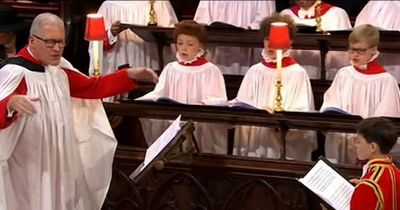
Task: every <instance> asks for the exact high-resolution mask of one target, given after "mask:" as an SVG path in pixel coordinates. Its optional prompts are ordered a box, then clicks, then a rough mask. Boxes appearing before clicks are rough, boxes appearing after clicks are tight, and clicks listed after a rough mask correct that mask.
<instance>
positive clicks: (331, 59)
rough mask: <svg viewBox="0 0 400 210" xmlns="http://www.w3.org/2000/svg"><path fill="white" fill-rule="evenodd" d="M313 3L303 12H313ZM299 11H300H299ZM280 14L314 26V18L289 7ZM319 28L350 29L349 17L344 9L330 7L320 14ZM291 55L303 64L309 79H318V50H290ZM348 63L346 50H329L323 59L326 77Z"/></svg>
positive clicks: (324, 29)
mask: <svg viewBox="0 0 400 210" xmlns="http://www.w3.org/2000/svg"><path fill="white" fill-rule="evenodd" d="M314 11H315V5H313V6H312V7H311V8H310V9H308V10H307V11H305V12H311V13H310V14H311V15H315V14H314ZM299 13H300V12H299ZM281 14H282V15H289V16H290V17H292V18H293V20H294V22H295V23H296V24H300V25H306V26H316V19H315V18H310V19H306V18H304V17H300V16H298V15H296V14H295V13H294V12H293V11H292V10H291V9H284V10H282V12H281ZM321 28H322V30H323V31H335V30H351V28H352V27H351V23H350V18H349V16H348V15H347V13H346V11H344V10H343V9H342V8H339V7H335V6H333V7H331V8H330V9H329V10H328V11H327V12H326V13H325V14H323V15H322V16H321ZM292 56H293V57H295V58H296V60H297V61H298V62H299V64H300V65H301V66H303V67H304V68H305V69H306V70H307V72H308V75H309V77H310V78H311V79H320V77H321V63H320V61H321V56H320V51H319V50H292ZM349 64H350V58H349V56H348V54H347V52H341V51H329V52H328V53H327V55H326V59H325V67H326V79H329V80H331V79H333V78H334V76H335V74H336V71H337V70H338V69H340V68H342V67H343V66H347V65H349Z"/></svg>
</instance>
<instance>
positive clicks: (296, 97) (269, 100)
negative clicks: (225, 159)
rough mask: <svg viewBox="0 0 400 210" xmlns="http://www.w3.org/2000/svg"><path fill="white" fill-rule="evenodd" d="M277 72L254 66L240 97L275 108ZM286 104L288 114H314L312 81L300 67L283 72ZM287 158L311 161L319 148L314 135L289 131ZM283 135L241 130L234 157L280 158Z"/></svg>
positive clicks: (257, 129) (265, 130)
mask: <svg viewBox="0 0 400 210" xmlns="http://www.w3.org/2000/svg"><path fill="white" fill-rule="evenodd" d="M276 78H277V70H276V69H274V68H270V67H267V66H265V65H264V64H262V63H258V64H255V65H253V66H252V67H251V68H250V69H249V71H248V72H247V73H246V75H245V76H244V79H243V81H242V84H241V85H240V89H239V92H238V95H237V97H236V98H235V99H234V100H233V101H241V102H245V103H247V104H250V105H253V106H255V107H258V108H260V109H266V108H273V107H275V106H274V105H275V97H276ZM282 85H283V86H282V90H281V94H282V100H283V101H282V102H283V103H282V104H283V109H284V110H285V111H302V112H307V111H313V110H314V98H313V93H312V89H311V84H310V79H309V77H308V75H307V72H306V70H305V69H304V68H303V67H301V66H300V65H299V64H292V65H290V66H287V67H284V68H283V69H282ZM286 139H287V141H286V151H287V154H286V156H287V158H289V159H295V160H305V161H309V160H311V152H312V151H313V150H314V149H315V148H316V133H315V132H314V131H304V130H289V131H288V133H287V135H286ZM280 143H281V142H280V140H279V133H278V132H277V131H276V130H275V129H274V128H267V127H256V126H240V127H237V128H236V132H235V146H234V154H236V155H245V156H253V157H268V158H279V156H280V154H279V147H280Z"/></svg>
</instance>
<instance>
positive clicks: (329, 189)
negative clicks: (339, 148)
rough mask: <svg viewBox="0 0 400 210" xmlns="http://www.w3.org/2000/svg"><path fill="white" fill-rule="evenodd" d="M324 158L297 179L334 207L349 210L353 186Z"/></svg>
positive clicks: (339, 209)
mask: <svg viewBox="0 0 400 210" xmlns="http://www.w3.org/2000/svg"><path fill="white" fill-rule="evenodd" d="M331 165H332V164H330V163H329V162H328V160H326V159H320V160H319V161H318V162H317V163H316V164H315V165H314V167H313V168H312V169H311V170H310V171H309V172H308V173H307V174H306V176H304V177H303V178H300V179H299V180H298V181H299V182H301V183H302V184H303V185H304V186H306V187H307V188H308V189H310V190H311V191H312V192H313V193H315V194H316V195H318V196H319V197H320V198H322V200H324V201H325V202H326V203H327V204H329V205H330V206H331V207H333V208H334V209H338V210H350V200H351V196H352V195H353V192H354V186H353V185H352V184H351V183H350V182H349V181H348V180H347V179H346V178H344V177H343V176H342V175H341V174H339V173H338V172H337V171H336V170H335V169H334V168H332V167H331Z"/></svg>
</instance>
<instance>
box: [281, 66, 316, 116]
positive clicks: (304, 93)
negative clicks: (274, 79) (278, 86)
mask: <svg viewBox="0 0 400 210" xmlns="http://www.w3.org/2000/svg"><path fill="white" fill-rule="evenodd" d="M283 85H285V84H283ZM290 85H291V87H288V89H289V90H288V91H290V92H288V93H287V94H286V95H285V96H286V97H287V98H286V99H285V98H284V99H283V101H284V108H285V110H290V111H311V110H314V97H313V93H312V89H311V83H310V79H309V78H308V75H307V72H306V70H304V69H303V71H301V72H298V76H297V77H296V79H295V80H294V81H292V82H291V83H290Z"/></svg>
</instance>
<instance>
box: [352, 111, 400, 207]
mask: <svg viewBox="0 0 400 210" xmlns="http://www.w3.org/2000/svg"><path fill="white" fill-rule="evenodd" d="M357 131H358V132H357V138H356V141H355V146H356V153H357V157H358V159H360V160H369V161H368V163H367V164H366V165H365V166H364V168H363V175H362V177H361V179H360V180H351V181H352V182H353V183H356V184H357V186H356V188H355V191H354V193H353V196H352V198H351V203H350V206H351V210H370V209H371V210H372V209H380V210H397V209H400V170H399V169H398V168H396V166H395V165H394V164H393V162H392V160H391V158H390V157H389V156H388V153H389V151H390V149H391V148H392V147H393V145H394V144H395V143H396V140H397V135H396V127H395V126H394V125H393V123H392V122H391V121H390V120H388V119H385V118H380V117H376V118H369V119H365V120H363V121H361V122H360V123H359V125H358V128H357Z"/></svg>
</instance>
